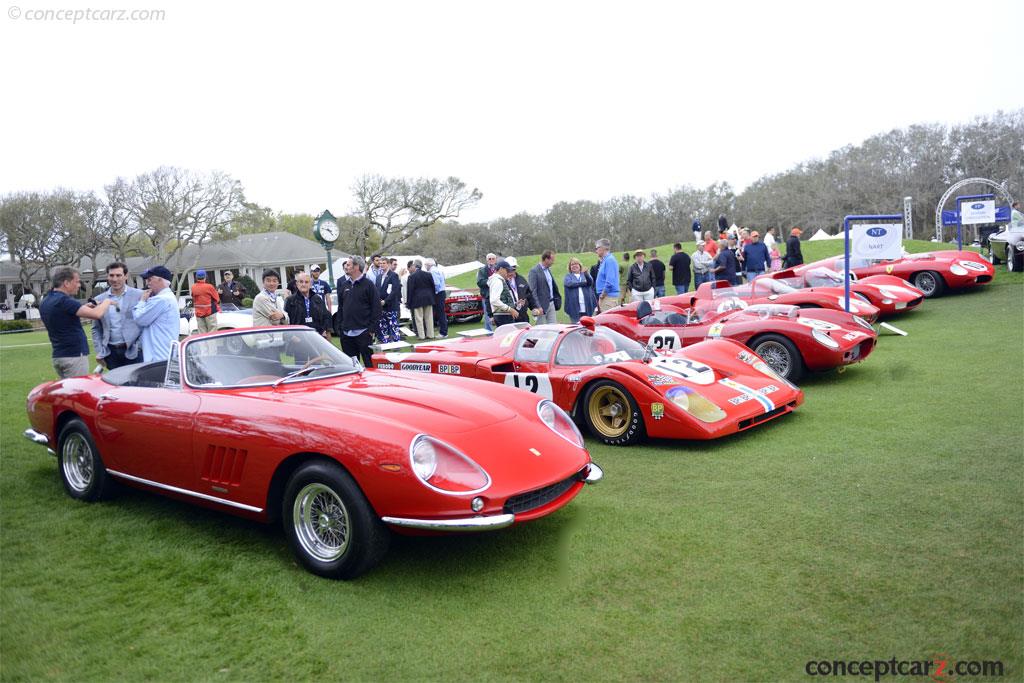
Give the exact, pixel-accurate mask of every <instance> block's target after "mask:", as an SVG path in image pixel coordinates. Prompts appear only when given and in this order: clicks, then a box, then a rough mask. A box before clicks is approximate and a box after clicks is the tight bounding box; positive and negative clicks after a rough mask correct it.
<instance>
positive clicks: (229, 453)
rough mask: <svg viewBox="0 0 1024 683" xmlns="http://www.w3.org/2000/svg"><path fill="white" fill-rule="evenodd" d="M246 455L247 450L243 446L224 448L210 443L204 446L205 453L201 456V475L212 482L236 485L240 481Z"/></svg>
mask: <svg viewBox="0 0 1024 683" xmlns="http://www.w3.org/2000/svg"><path fill="white" fill-rule="evenodd" d="M246 455H248V451H247V450H245V449H244V448H226V447H224V446H214V445H213V444H210V445H209V446H207V447H206V455H205V457H203V472H202V475H201V476H202V478H203V479H205V480H206V481H209V482H211V483H214V484H220V485H222V486H238V485H239V484H240V483H241V482H242V471H243V470H244V469H245V457H246Z"/></svg>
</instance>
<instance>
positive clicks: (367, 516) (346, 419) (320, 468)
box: [25, 327, 603, 579]
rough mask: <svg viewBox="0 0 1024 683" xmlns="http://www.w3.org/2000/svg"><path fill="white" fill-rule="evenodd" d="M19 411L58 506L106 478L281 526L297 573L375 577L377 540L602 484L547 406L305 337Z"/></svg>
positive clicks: (211, 343)
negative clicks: (355, 357) (364, 358)
mask: <svg viewBox="0 0 1024 683" xmlns="http://www.w3.org/2000/svg"><path fill="white" fill-rule="evenodd" d="M239 347H241V351H240V352H237V350H238V348H239ZM28 415H29V421H30V423H31V428H30V429H28V430H26V432H25V436H27V437H28V438H30V439H31V440H33V441H35V442H36V443H39V444H43V445H48V446H49V447H50V449H51V450H53V451H55V453H56V455H57V459H58V469H59V472H60V477H61V480H62V482H63V484H64V488H65V490H66V491H67V493H68V494H69V495H70V496H71V497H73V498H77V499H80V500H86V501H94V500H98V499H100V498H103V497H105V496H106V495H107V494H109V493H110V492H111V489H112V486H113V485H114V484H115V483H118V484H127V485H129V486H134V487H140V488H143V489H146V490H151V491H156V492H159V493H163V494H165V495H169V496H171V497H174V498H178V499H182V500H185V501H188V502H192V503H195V504H197V505H202V506H205V507H210V508H214V509H217V510H223V511H226V512H231V513H234V514H237V515H240V516H243V517H248V518H252V519H256V520H261V521H274V520H276V519H278V518H280V519H281V520H282V522H283V525H284V531H285V535H286V536H287V538H288V541H289V543H290V545H291V546H292V548H293V550H294V552H295V555H296V556H297V557H298V559H299V561H300V562H301V563H302V564H303V565H304V566H305V567H306V568H307V569H309V570H310V571H311V572H313V573H315V574H319V575H321V576H327V577H331V578H342V579H349V578H354V577H356V576H358V575H360V574H362V573H363V572H365V571H367V570H369V569H370V568H371V567H373V566H374V565H375V564H376V563H377V562H378V561H379V560H380V559H381V558H382V557H383V555H384V553H385V552H386V550H387V547H388V542H389V529H393V530H396V531H404V532H407V533H443V532H456V531H478V530H487V529H498V528H502V527H506V526H509V525H510V524H513V523H518V522H525V521H528V520H532V519H536V518H538V517H543V516H544V515H547V514H549V513H551V512H554V511H555V510H557V509H559V508H561V507H562V506H564V505H565V504H566V503H568V502H569V501H570V500H571V499H572V498H573V497H575V496H576V494H577V493H578V492H579V491H580V489H581V488H582V487H583V485H584V484H586V483H593V482H596V481H599V480H600V479H601V478H602V476H603V475H602V472H601V469H600V468H599V467H598V466H597V465H595V464H594V463H592V462H591V460H590V455H589V454H588V453H587V450H586V449H585V448H584V445H583V437H582V436H581V435H580V432H579V430H578V429H577V428H576V425H575V424H574V423H573V421H572V419H571V418H570V417H569V416H568V415H566V414H565V412H564V411H563V410H562V409H561V408H559V407H558V406H557V405H555V403H553V402H552V401H549V400H546V399H544V398H538V397H537V396H531V395H528V394H526V393H523V392H519V391H509V390H507V389H505V388H504V387H501V386H495V385H491V384H486V383H484V382H473V381H471V380H467V379H462V378H459V377H423V376H418V375H416V376H410V375H409V374H407V373H398V372H381V371H378V370H366V371H364V370H363V369H362V368H361V367H360V366H358V365H355V364H353V362H352V361H351V359H349V358H347V357H346V356H345V355H344V354H343V353H342V352H341V351H340V350H338V348H337V347H335V346H333V345H332V344H331V343H330V342H328V341H326V340H325V339H324V338H323V337H321V336H320V335H318V334H317V333H316V332H315V331H314V330H311V329H309V328H306V327H282V328H275V330H274V331H273V332H268V331H267V330H266V328H264V329H248V330H232V331H224V332H213V333H210V334H205V335H197V336H193V337H189V338H188V339H185V340H184V341H182V342H177V343H175V344H174V345H173V346H172V348H171V357H170V360H169V361H159V362H151V363H140V364H137V365H129V366H125V367H122V368H118V369H116V370H111V371H110V372H107V373H105V374H103V375H90V376H87V377H76V378H72V379H65V380H58V381H54V382H47V383H45V384H41V385H39V386H38V387H36V388H35V389H33V390H32V392H31V393H30V394H29V396H28Z"/></svg>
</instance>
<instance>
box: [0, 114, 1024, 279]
mask: <svg viewBox="0 0 1024 683" xmlns="http://www.w3.org/2000/svg"><path fill="white" fill-rule="evenodd" d="M975 176H979V177H985V178H989V179H992V180H995V181H997V182H1001V183H1005V184H1006V187H1007V188H1008V189H1009V190H1010V192H1013V193H1020V191H1021V188H1022V187H1024V109H1021V110H1016V111H1012V112H1008V113H1004V112H998V113H996V114H994V115H991V116H985V117H978V118H976V119H974V120H973V121H971V122H969V123H964V124H958V125H953V126H949V127H947V126H943V125H939V124H922V125H915V126H910V127H909V128H905V129H897V130H892V131H889V132H887V133H880V134H878V135H874V136H872V137H870V138H868V139H867V140H865V141H864V142H863V143H861V144H859V145H847V146H845V147H843V148H841V149H838V150H835V151H833V152H831V153H830V154H829V155H828V156H827V157H826V158H823V159H812V160H808V161H805V162H802V163H799V164H797V165H796V166H794V167H793V168H791V169H789V170H786V171H783V172H780V173H777V174H774V175H768V176H764V177H762V178H760V179H758V180H757V181H755V182H754V183H752V184H751V185H750V186H749V187H747V188H746V189H745V190H743V191H742V192H740V193H738V194H737V193H736V192H735V191H734V190H733V188H732V187H731V186H730V185H729V183H727V182H718V183H713V184H711V185H709V186H708V187H704V188H697V187H693V186H690V185H680V186H678V187H675V188H672V189H670V190H668V191H666V192H664V193H654V194H651V195H649V196H644V197H641V196H636V195H622V196H619V197H613V198H611V199H608V200H605V201H594V200H577V201H561V202H558V203H556V204H555V205H553V206H552V207H551V208H549V209H548V210H547V211H546V212H544V213H540V214H531V213H525V212H524V213H518V214H516V215H514V216H510V217H502V218H497V219H495V220H492V221H486V222H459V221H458V217H459V215H460V213H461V212H462V211H464V210H465V209H468V208H470V207H472V206H475V205H476V204H477V203H478V202H479V201H480V199H481V198H482V196H483V195H482V193H481V192H480V190H479V189H476V188H472V189H471V188H470V187H469V186H467V185H466V184H465V183H464V182H463V181H461V180H460V179H458V178H455V177H449V178H444V179H439V178H386V177H383V176H379V175H365V176H362V177H361V178H358V179H356V181H355V182H354V183H353V184H352V185H351V187H350V188H349V189H350V193H351V200H350V207H351V210H349V211H337V212H335V213H336V214H338V215H340V216H341V217H340V218H339V221H338V222H339V226H340V227H341V237H340V239H339V241H338V243H337V248H338V249H340V250H342V251H346V252H349V253H355V254H362V255H367V254H370V253H374V252H377V251H382V252H386V253H395V252H397V251H401V252H405V253H421V254H426V255H430V256H431V257H433V258H436V259H437V260H438V261H440V262H442V263H458V262H463V261H468V260H472V259H475V258H481V257H482V256H483V255H484V254H486V253H488V252H494V253H500V254H536V253H540V252H542V251H544V250H545V249H553V250H555V251H562V252H580V251H588V250H589V249H591V248H592V247H593V243H594V240H595V239H597V238H600V237H608V238H609V239H611V240H612V243H613V244H614V245H615V247H616V248H619V247H621V248H622V249H623V250H626V249H631V248H633V247H638V246H649V245H653V244H664V243H666V242H675V241H680V240H686V239H692V232H691V225H692V223H693V221H694V220H700V221H701V223H702V224H703V226H704V227H705V229H711V228H713V227H714V226H715V223H716V220H717V217H718V216H719V215H725V216H726V217H727V218H728V219H729V221H730V223H733V222H734V223H737V224H739V225H742V226H752V227H756V228H761V229H766V228H768V227H776V228H778V229H779V231H780V234H785V233H787V232H788V231H789V229H790V228H792V227H795V226H799V227H802V228H805V229H807V228H811V229H817V228H824V229H825V230H827V231H829V232H835V231H837V230H838V229H839V228H840V227H841V225H842V219H843V216H845V215H847V214H852V213H867V214H873V213H899V212H901V211H902V208H903V197H905V196H908V195H909V196H912V197H913V198H914V225H913V227H914V236H915V237H917V238H929V237H931V236H932V235H933V234H934V231H935V226H934V211H935V205H936V203H937V202H938V200H939V199H940V198H941V195H942V193H943V192H944V191H945V190H946V188H947V187H949V186H950V185H952V184H953V183H954V182H956V181H958V180H961V179H963V178H968V177H975ZM979 191H984V190H983V188H979ZM969 192H970V188H965V194H966V193H969ZM313 220H314V216H313V215H312V214H286V213H281V212H275V211H274V210H273V209H272V208H270V207H264V206H260V205H259V204H258V203H255V202H252V201H249V200H248V199H247V198H246V196H245V193H244V191H243V188H242V185H241V182H240V181H238V180H237V179H235V178H232V177H231V176H229V175H227V174H225V173H220V172H214V173H199V172H195V171H191V170H187V169H179V168H173V167H166V166H165V167H160V168H158V169H156V170H154V171H152V172H149V173H144V174H141V175H139V176H137V177H136V178H134V179H127V178H117V179H116V180H115V181H114V182H112V183H111V184H110V185H107V186H106V187H105V188H104V193H102V194H101V195H97V194H96V193H92V192H76V191H73V190H68V189H63V188H58V189H55V190H53V191H50V192H20V193H13V194H8V195H6V196H4V197H2V198H0V250H3V251H8V252H10V253H11V255H12V256H13V257H14V259H15V260H16V261H17V262H18V263H19V265H20V268H21V272H20V279H21V281H22V285H23V287H24V288H25V290H26V291H28V290H30V282H31V280H33V279H39V277H40V276H42V277H44V278H46V279H49V277H50V273H51V271H52V269H53V268H55V267H56V266H58V265H63V264H68V263H78V262H79V261H80V260H83V259H84V261H85V263H87V264H89V266H90V267H91V268H92V269H94V270H95V269H96V267H97V266H98V267H99V268H100V269H102V267H103V265H105V264H97V263H96V259H97V258H99V257H100V255H101V254H102V255H104V256H108V255H109V256H113V257H114V258H118V259H124V258H126V257H128V256H140V255H142V256H151V257H153V258H154V259H155V260H157V261H159V262H161V263H166V264H169V267H170V268H171V270H172V271H174V272H176V273H178V274H179V277H181V276H182V274H184V273H186V272H188V271H189V270H191V269H193V268H195V267H196V265H197V263H196V262H195V260H196V259H195V258H193V259H192V261H193V262H185V260H184V253H185V252H184V251H183V248H184V247H185V246H186V245H188V244H194V245H198V246H201V245H202V244H204V243H206V242H208V241H212V240H226V239H231V238H233V237H236V236H238V235H240V234H245V233H261V232H272V231H286V232H292V233H294V234H297V235H300V236H302V237H307V238H308V237H311V234H312V224H313ZM196 258H197V257H196ZM173 284H174V286H175V287H176V286H177V284H178V283H173Z"/></svg>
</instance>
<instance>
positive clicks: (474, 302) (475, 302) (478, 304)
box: [444, 287, 484, 323]
mask: <svg viewBox="0 0 1024 683" xmlns="http://www.w3.org/2000/svg"><path fill="white" fill-rule="evenodd" d="M444 311H445V313H446V314H447V316H448V320H449V321H451V322H456V323H475V322H480V321H481V320H483V319H484V300H483V297H481V296H480V295H479V294H474V293H473V292H469V291H467V290H465V289H458V288H457V287H448V288H447V298H445V300H444Z"/></svg>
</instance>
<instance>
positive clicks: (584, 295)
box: [562, 256, 597, 323]
mask: <svg viewBox="0 0 1024 683" xmlns="http://www.w3.org/2000/svg"><path fill="white" fill-rule="evenodd" d="M562 285H563V286H564V287H565V298H564V301H565V313H566V315H568V316H569V320H571V321H573V322H574V323H578V322H579V321H580V318H581V317H583V316H585V315H592V314H593V313H594V309H595V308H597V297H596V296H594V281H593V279H592V278H591V277H590V273H588V272H587V271H585V270H583V264H581V263H580V260H579V259H578V258H576V257H575V256H574V257H573V258H571V259H569V272H568V273H567V274H566V276H565V280H564V281H563V283H562ZM581 299H582V304H581Z"/></svg>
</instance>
